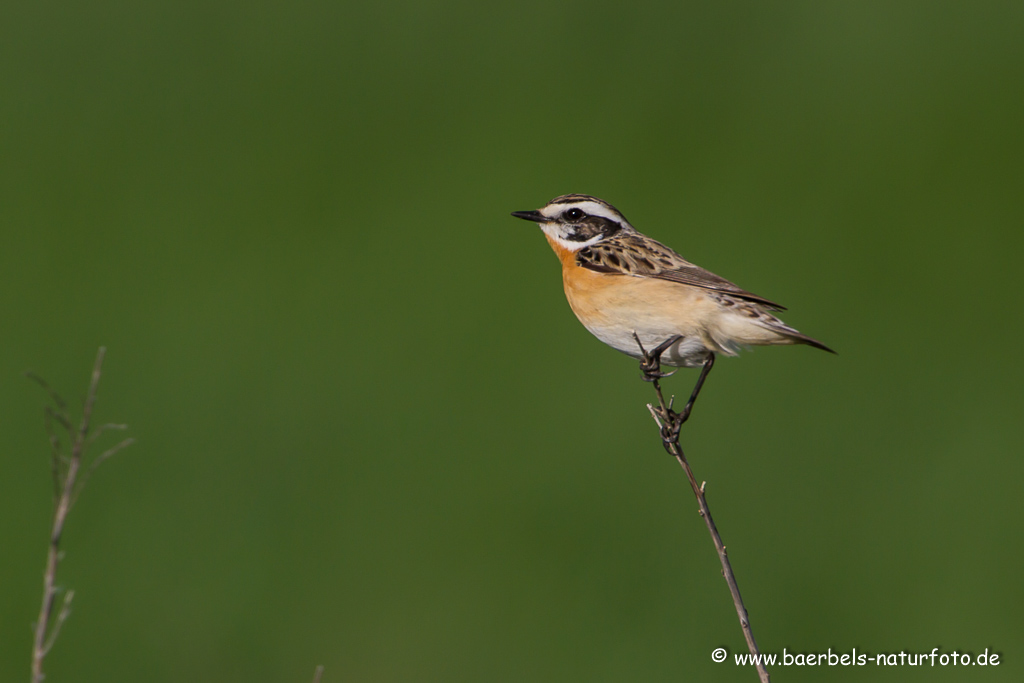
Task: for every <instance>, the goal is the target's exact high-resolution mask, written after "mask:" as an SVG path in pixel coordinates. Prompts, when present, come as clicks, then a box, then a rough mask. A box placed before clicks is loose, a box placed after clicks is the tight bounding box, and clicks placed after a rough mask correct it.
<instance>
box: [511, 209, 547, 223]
mask: <svg viewBox="0 0 1024 683" xmlns="http://www.w3.org/2000/svg"><path fill="white" fill-rule="evenodd" d="M512 215H513V216H515V217H516V218H522V219H523V220H524V221H533V222H534V223H546V222H548V221H549V220H551V219H550V218H545V217H544V216H543V215H542V214H541V212H540V211H513V212H512Z"/></svg>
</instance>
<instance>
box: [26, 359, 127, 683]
mask: <svg viewBox="0 0 1024 683" xmlns="http://www.w3.org/2000/svg"><path fill="white" fill-rule="evenodd" d="M106 352H107V350H106V349H105V348H103V347H100V349H99V351H98V352H97V354H96V362H95V363H94V364H93V368H92V378H91V380H90V382H89V391H88V393H87V394H86V398H85V405H84V407H83V408H82V420H81V422H80V423H79V425H78V428H77V429H75V428H74V427H73V425H72V423H71V420H70V418H69V417H68V412H67V405H66V404H65V403H64V401H63V400H62V399H61V397H60V396H58V395H57V393H56V392H54V391H53V390H52V389H51V388H50V387H49V385H47V384H46V382H44V381H43V380H42V379H40V378H39V377H38V376H36V375H33V374H31V373H27V374H28V376H29V377H31V378H32V379H34V380H35V381H36V382H38V383H39V384H40V385H41V386H42V387H43V389H45V390H46V392H47V393H48V394H49V395H50V398H51V399H53V402H54V404H55V405H56V408H50V407H47V409H46V425H47V433H48V434H49V436H50V445H51V464H52V469H53V484H54V496H55V503H54V511H53V527H52V528H51V531H50V545H49V550H48V552H47V555H46V569H45V570H44V572H43V600H42V605H41V606H40V608H39V619H38V620H37V621H36V626H35V640H34V642H33V645H32V683H42V681H43V679H44V678H45V674H44V673H43V660H44V659H45V658H46V655H47V653H49V651H50V649H51V648H52V647H53V644H54V641H56V640H57V636H58V635H59V634H60V629H61V626H63V625H64V622H65V621H66V620H67V618H68V615H69V614H70V607H71V600H72V598H73V597H74V595H75V594H74V591H70V590H69V591H66V592H65V593H64V600H63V603H62V605H61V608H60V611H59V612H58V613H57V618H56V620H55V621H54V622H53V623H52V624H51V617H52V616H53V608H54V602H55V599H56V597H57V594H58V593H59V592H60V591H59V589H58V588H57V565H58V564H59V563H60V559H61V553H60V539H61V535H62V534H63V532H64V523H65V521H66V520H67V516H68V513H69V512H70V511H71V508H72V506H73V505H74V502H75V498H76V497H77V495H78V492H79V491H80V490H81V487H82V485H83V484H84V481H85V477H83V478H82V481H79V479H78V475H79V471H80V469H81V467H82V457H83V455H84V454H85V451H86V447H87V446H89V445H90V444H91V443H92V441H93V440H94V438H95V437H96V436H98V435H99V433H101V432H102V431H104V430H105V429H117V428H123V425H104V426H103V427H101V428H100V429H99V430H97V432H96V434H94V435H93V436H92V437H90V436H89V421H90V419H91V418H92V410H93V406H94V405H95V404H96V389H97V387H98V386H99V383H100V373H101V370H102V368H103V357H104V356H105V355H106ZM54 422H56V423H57V424H58V425H59V426H60V427H62V428H64V430H65V431H66V432H67V435H68V438H69V440H70V442H71V454H70V456H69V457H68V458H65V457H64V456H63V455H62V453H61V443H60V439H59V438H58V436H57V434H56V431H55V430H54V428H53V423H54ZM132 442H133V439H125V440H124V441H122V442H121V443H119V444H117V445H116V446H114V447H113V448H111V449H110V450H108V451H106V452H105V453H103V454H102V455H101V456H100V457H99V458H97V459H96V460H94V461H93V463H92V466H91V467H90V468H89V469H88V470H87V471H86V474H88V473H89V472H91V471H92V470H93V469H95V468H96V466H98V465H99V464H100V463H102V462H103V461H104V460H106V459H107V458H109V457H110V456H112V455H113V454H114V453H116V452H117V451H119V450H121V449H122V448H124V447H125V446H128V445H130V444H131V443H132Z"/></svg>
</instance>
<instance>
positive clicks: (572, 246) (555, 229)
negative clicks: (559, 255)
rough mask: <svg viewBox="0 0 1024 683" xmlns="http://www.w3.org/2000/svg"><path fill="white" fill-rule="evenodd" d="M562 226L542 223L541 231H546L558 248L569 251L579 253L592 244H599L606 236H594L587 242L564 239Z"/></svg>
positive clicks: (553, 223)
mask: <svg viewBox="0 0 1024 683" xmlns="http://www.w3.org/2000/svg"><path fill="white" fill-rule="evenodd" d="M560 228H561V226H560V225H559V224H558V223H556V222H554V221H552V222H550V223H541V224H540V229H541V230H543V231H544V234H545V235H547V236H548V237H550V238H551V239H553V240H554V241H555V242H556V243H557V244H558V246H560V247H562V248H563V249H567V250H568V251H579V250H580V249H583V248H584V247H589V246H590V245H591V244H597V243H598V242H600V241H601V239H602V238H603V237H604V235H594V236H593V237H591V238H590V239H589V240H587V241H586V242H577V241H576V240H567V239H565V238H564V237H562V231H561V229H560Z"/></svg>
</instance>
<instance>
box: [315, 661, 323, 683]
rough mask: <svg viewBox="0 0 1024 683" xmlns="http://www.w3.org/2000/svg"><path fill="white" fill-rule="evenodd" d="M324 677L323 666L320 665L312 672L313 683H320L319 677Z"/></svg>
mask: <svg viewBox="0 0 1024 683" xmlns="http://www.w3.org/2000/svg"><path fill="white" fill-rule="evenodd" d="M323 675H324V665H323V664H321V665H320V666H318V667H317V668H316V671H314V672H313V683H320V677H321V676H323Z"/></svg>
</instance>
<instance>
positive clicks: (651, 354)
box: [633, 332, 683, 382]
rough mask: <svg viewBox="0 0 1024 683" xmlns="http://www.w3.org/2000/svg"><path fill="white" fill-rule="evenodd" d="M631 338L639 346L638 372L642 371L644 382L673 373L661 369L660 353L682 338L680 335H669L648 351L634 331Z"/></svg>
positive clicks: (655, 380)
mask: <svg viewBox="0 0 1024 683" xmlns="http://www.w3.org/2000/svg"><path fill="white" fill-rule="evenodd" d="M633 338H634V339H636V345H637V346H639V347H640V353H641V354H643V355H642V357H641V358H640V372H642V373H643V377H644V381H645V382H657V381H658V380H659V379H661V378H662V377H668V376H669V375H671V374H673V373H671V372H662V371H661V354H663V353H665V351H667V350H668V348H669V347H670V346H672V345H673V344H675V343H676V342H677V341H679V340H680V339H682V338H683V337H682V336H681V335H678V334H677V335H674V336H672V337H669V338H668V339H666V340H665V341H663V342H661V343H660V344H658V345H657V346H655V347H654V348H653V349H651V350H650V351H648V350H646V349H645V348H644V345H643V344H642V343H641V342H640V337H639V336H637V333H636V332H634V333H633Z"/></svg>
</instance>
